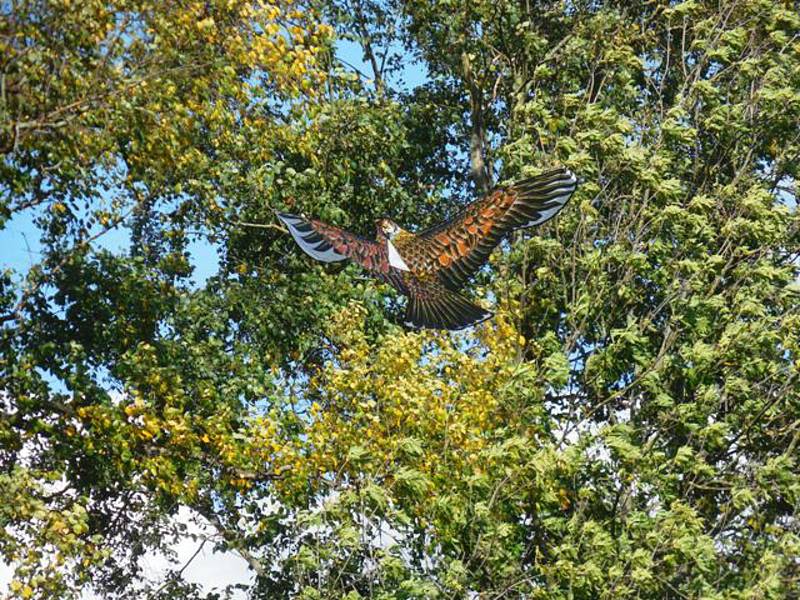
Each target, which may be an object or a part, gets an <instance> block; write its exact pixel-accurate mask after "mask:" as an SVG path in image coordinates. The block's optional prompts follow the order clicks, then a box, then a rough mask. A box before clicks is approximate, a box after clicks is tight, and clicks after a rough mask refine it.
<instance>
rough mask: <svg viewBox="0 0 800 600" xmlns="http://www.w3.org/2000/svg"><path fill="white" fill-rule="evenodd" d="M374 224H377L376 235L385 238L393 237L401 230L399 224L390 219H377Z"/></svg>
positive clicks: (390, 238)
mask: <svg viewBox="0 0 800 600" xmlns="http://www.w3.org/2000/svg"><path fill="white" fill-rule="evenodd" d="M375 224H376V225H377V226H378V235H379V236H382V237H385V238H386V239H387V240H392V239H394V237H395V236H396V235H397V234H398V233H400V232H401V231H403V229H402V228H401V227H400V225H398V224H397V223H395V222H394V221H392V220H391V219H379V220H378V221H377V222H376V223H375Z"/></svg>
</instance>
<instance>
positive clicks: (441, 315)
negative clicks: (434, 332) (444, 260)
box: [404, 290, 493, 330]
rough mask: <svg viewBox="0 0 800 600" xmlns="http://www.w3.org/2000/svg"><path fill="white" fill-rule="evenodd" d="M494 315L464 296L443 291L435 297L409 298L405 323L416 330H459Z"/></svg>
mask: <svg viewBox="0 0 800 600" xmlns="http://www.w3.org/2000/svg"><path fill="white" fill-rule="evenodd" d="M492 315H493V313H491V312H490V311H488V310H485V309H483V308H481V307H480V306H478V305H477V304H473V303H472V302H470V301H469V300H467V299H466V298H464V296H462V295H460V294H457V293H456V292H451V291H449V290H442V291H440V292H439V293H437V294H436V295H435V296H427V297H426V296H422V297H421V296H409V297H408V304H407V305H406V315H405V319H404V321H405V325H407V326H408V327H413V328H415V329H419V328H423V327H424V328H428V329H450V330H458V329H464V328H466V327H470V326H471V325H477V324H478V323H480V322H482V321H485V320H486V319H489V318H491V317H492Z"/></svg>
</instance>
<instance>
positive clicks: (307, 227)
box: [276, 212, 390, 275]
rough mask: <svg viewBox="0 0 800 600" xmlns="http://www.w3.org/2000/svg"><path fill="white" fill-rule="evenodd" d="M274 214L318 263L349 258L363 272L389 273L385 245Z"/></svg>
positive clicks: (313, 223)
mask: <svg viewBox="0 0 800 600" xmlns="http://www.w3.org/2000/svg"><path fill="white" fill-rule="evenodd" d="M276 215H277V217H278V218H279V219H280V220H281V221H282V222H283V224H284V225H286V228H287V229H288V230H289V233H290V234H292V237H293V238H294V241H295V242H297V245H298V246H300V248H302V249H303V251H304V252H305V253H306V254H308V255H309V256H310V257H312V258H315V259H317V260H319V261H322V262H338V261H342V260H348V259H349V260H351V261H353V262H354V263H357V264H359V265H361V266H362V267H364V268H365V269H366V270H367V271H371V272H373V273H380V274H384V275H385V274H388V273H389V270H390V265H389V256H388V253H387V251H386V247H385V246H383V245H381V244H379V243H377V242H374V241H372V240H367V239H364V238H362V237H359V236H357V235H355V234H353V233H350V232H349V231H345V230H344V229H340V228H339V227H334V226H333V225H328V224H327V223H323V222H322V221H317V220H316V219H306V218H304V217H299V216H297V215H293V214H291V213H284V212H279V213H276Z"/></svg>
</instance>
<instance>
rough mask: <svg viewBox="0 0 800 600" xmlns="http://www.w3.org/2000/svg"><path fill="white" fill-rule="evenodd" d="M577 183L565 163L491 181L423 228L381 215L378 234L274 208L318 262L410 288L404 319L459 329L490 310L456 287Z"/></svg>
mask: <svg viewBox="0 0 800 600" xmlns="http://www.w3.org/2000/svg"><path fill="white" fill-rule="evenodd" d="M576 187H577V179H576V178H575V175H573V174H572V173H571V172H570V171H568V170H567V169H558V170H555V171H550V172H548V173H544V174H543V175H537V176H536V177H530V178H527V179H522V180H520V181H518V182H516V183H514V184H513V185H511V186H508V187H504V188H499V189H496V190H495V191H493V192H492V193H490V194H489V195H487V196H484V197H483V198H481V199H480V200H477V201H475V202H473V203H471V204H469V205H467V206H466V207H465V208H464V209H463V210H461V211H460V212H459V213H458V214H457V215H455V216H454V217H453V218H452V219H450V220H449V221H446V222H444V223H441V224H439V225H436V226H435V227H432V228H430V229H427V230H425V231H423V232H421V233H411V232H410V231H406V230H405V229H403V228H402V227H400V226H399V225H397V224H396V223H394V222H393V221H391V220H389V219H381V220H380V221H378V222H377V238H378V239H377V241H372V240H368V239H365V238H362V237H359V236H357V235H354V234H352V233H349V232H347V231H344V230H343V229H339V228H338V227H334V226H332V225H328V224H326V223H323V222H321V221H317V220H315V219H306V218H304V217H299V216H297V215H293V214H289V213H284V212H278V213H277V216H278V218H279V219H280V220H281V221H283V223H284V224H285V225H286V227H287V228H288V229H289V233H291V234H292V237H293V238H294V240H295V242H297V244H298V245H299V246H300V247H301V248H302V249H303V250H304V251H305V252H306V254H308V255H309V256H311V257H313V258H316V259H317V260H320V261H322V262H336V261H342V260H350V261H352V262H355V263H357V264H359V265H361V267H363V268H364V269H366V270H367V271H369V272H370V273H371V274H372V275H373V276H375V277H377V278H378V279H381V280H383V281H385V282H387V283H389V284H391V285H392V286H393V287H395V288H396V289H397V291H399V292H400V293H401V294H404V295H405V296H407V297H408V302H407V305H406V315H405V319H404V322H405V324H406V325H407V326H409V327H414V328H421V327H428V328H433V329H463V328H465V327H469V326H470V325H474V324H476V323H480V322H481V321H485V320H486V319H488V318H490V317H491V316H492V313H491V312H489V311H487V310H484V309H483V308H481V307H480V306H478V305H476V304H473V303H472V302H470V301H469V300H467V299H466V298H464V297H463V296H462V295H461V294H459V293H458V290H459V289H460V288H461V287H462V286H463V285H464V283H465V282H466V281H467V279H469V277H470V276H472V275H473V274H474V273H475V272H476V271H477V270H478V269H480V267H481V265H483V263H484V262H485V261H486V259H487V258H488V257H489V254H490V253H491V252H492V250H493V249H494V248H495V246H497V245H498V244H499V243H500V241H501V240H502V239H503V237H505V236H506V235H508V234H509V233H511V232H512V231H515V230H516V229H521V228H524V227H532V226H533V225H541V224H542V223H544V222H545V221H547V220H549V219H551V218H552V217H553V216H554V215H556V214H557V213H558V212H559V211H560V210H561V209H562V208H564V205H565V204H566V203H567V200H569V198H570V196H572V193H573V192H574V191H575V188H576Z"/></svg>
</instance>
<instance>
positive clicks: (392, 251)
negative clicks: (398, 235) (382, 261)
mask: <svg viewBox="0 0 800 600" xmlns="http://www.w3.org/2000/svg"><path fill="white" fill-rule="evenodd" d="M386 245H387V246H388V247H389V264H390V265H392V266H393V267H394V268H395V269H400V270H401V271H410V270H411V269H409V268H408V265H407V264H406V261H404V260H403V257H402V256H400V253H399V252H398V251H397V248H395V247H394V244H393V243H392V242H391V241H390V240H386Z"/></svg>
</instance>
